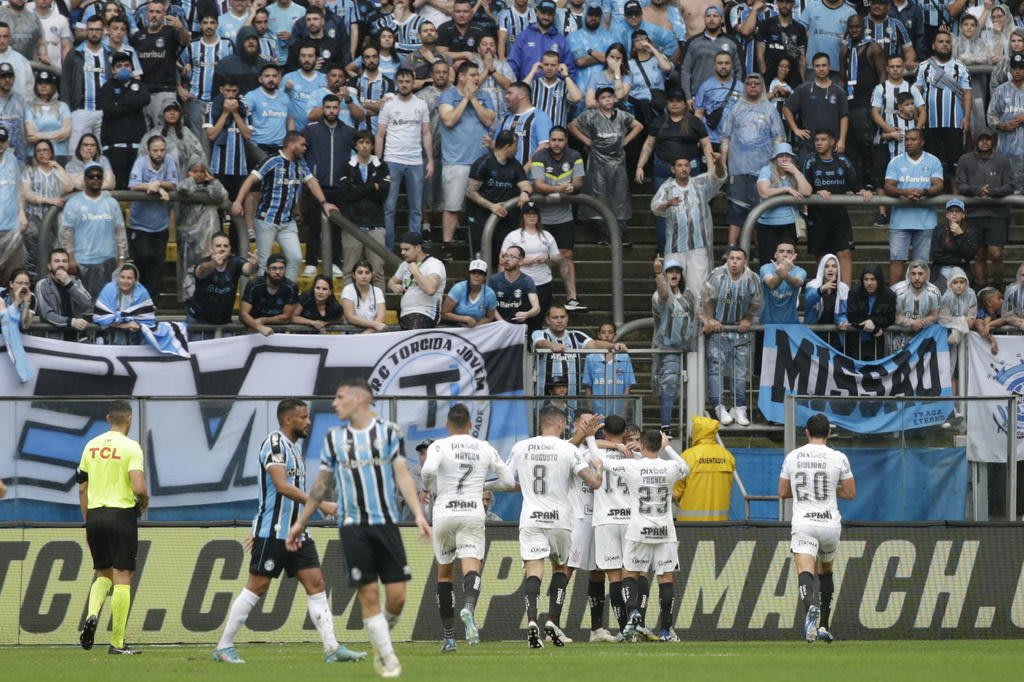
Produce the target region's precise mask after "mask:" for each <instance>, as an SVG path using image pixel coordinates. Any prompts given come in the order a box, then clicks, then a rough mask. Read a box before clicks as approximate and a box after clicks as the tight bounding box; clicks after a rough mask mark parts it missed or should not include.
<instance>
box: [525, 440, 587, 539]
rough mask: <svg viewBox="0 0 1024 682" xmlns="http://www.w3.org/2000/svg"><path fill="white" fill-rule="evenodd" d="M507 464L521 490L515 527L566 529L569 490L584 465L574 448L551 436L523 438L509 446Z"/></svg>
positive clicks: (569, 514) (570, 515)
mask: <svg viewBox="0 0 1024 682" xmlns="http://www.w3.org/2000/svg"><path fill="white" fill-rule="evenodd" d="M508 465H509V467H510V468H511V469H512V473H514V474H515V475H516V478H517V479H518V481H519V487H520V488H521V489H522V491H523V509H522V512H520V514H519V527H520V528H560V529H563V530H570V529H571V528H572V523H573V513H572V507H571V505H570V502H569V496H570V494H572V493H571V492H570V488H571V487H572V486H573V485H574V483H575V479H576V476H577V474H579V472H581V471H583V470H584V469H586V468H587V466H588V464H587V463H586V462H584V461H582V460H581V459H580V458H579V457H578V456H577V454H576V448H575V446H573V444H572V443H569V442H567V441H564V440H562V439H561V438H556V437H555V436H536V437H534V438H527V439H526V440H521V441H519V442H518V443H516V444H515V445H514V446H512V454H511V455H509V459H508Z"/></svg>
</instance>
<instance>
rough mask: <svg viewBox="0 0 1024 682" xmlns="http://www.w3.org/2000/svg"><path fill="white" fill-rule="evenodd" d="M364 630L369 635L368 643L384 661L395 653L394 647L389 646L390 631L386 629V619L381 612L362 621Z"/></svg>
mask: <svg viewBox="0 0 1024 682" xmlns="http://www.w3.org/2000/svg"><path fill="white" fill-rule="evenodd" d="M363 624H364V625H366V631H367V633H369V635H370V644H372V645H373V648H374V650H375V651H376V652H377V655H378V656H380V657H381V659H383V660H384V661H388V660H389V659H390V658H391V657H392V656H394V655H395V648H394V647H393V646H391V632H390V631H389V630H388V620H387V618H385V617H384V614H383V613H378V614H377V615H376V616H371V617H370V618H367V619H366V620H364V621H363Z"/></svg>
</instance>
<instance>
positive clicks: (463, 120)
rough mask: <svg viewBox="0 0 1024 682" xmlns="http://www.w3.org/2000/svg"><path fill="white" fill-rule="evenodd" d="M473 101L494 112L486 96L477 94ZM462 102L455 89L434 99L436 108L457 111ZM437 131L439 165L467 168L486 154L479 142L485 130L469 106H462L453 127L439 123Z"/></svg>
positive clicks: (481, 93)
mask: <svg viewBox="0 0 1024 682" xmlns="http://www.w3.org/2000/svg"><path fill="white" fill-rule="evenodd" d="M476 98H477V100H479V102H480V104H482V105H483V106H484V108H485V109H489V110H491V111H494V101H493V100H492V99H491V96H490V95H489V94H487V93H486V92H483V91H481V90H477V91H476ZM462 100H463V97H462V93H461V92H459V90H458V88H448V89H447V90H445V91H444V92H442V93H441V96H440V97H439V98H438V99H437V106H438V108H440V107H441V105H442V104H447V105H449V106H451V107H458V106H459V103H460V102H462ZM437 127H438V130H439V132H440V135H441V161H442V163H444V164H445V165H446V166H448V165H458V164H461V165H465V166H471V165H473V162H474V161H476V160H477V159H479V158H480V157H481V156H482V155H483V154H484V152H485V151H486V150H485V149H484V147H483V142H482V141H483V138H484V135H486V134H487V130H488V129H487V126H485V125H484V124H483V122H482V121H481V120H480V119H479V118H478V117H477V115H476V111H475V110H474V109H473V107H472V106H471V105H468V104H467V105H466V110H465V111H464V112H463V113H462V116H461V117H460V118H459V120H458V121H456V123H455V125H454V126H451V127H449V126H446V125H445V124H444V122H443V121H442V122H441V123H440V124H439V125H438V126H437Z"/></svg>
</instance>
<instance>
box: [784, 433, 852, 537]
mask: <svg viewBox="0 0 1024 682" xmlns="http://www.w3.org/2000/svg"><path fill="white" fill-rule="evenodd" d="M779 478H782V479H785V480H787V481H789V484H790V488H791V489H792V491H793V525H794V526H799V525H804V524H813V525H817V526H836V527H838V526H840V525H841V523H840V522H841V521H842V518H841V517H840V515H839V505H838V504H837V503H836V488H838V487H839V483H840V482H841V481H845V480H847V479H850V478H853V473H852V472H851V471H850V461H849V460H848V459H847V458H846V455H844V454H843V453H841V452H839V451H838V450H833V449H832V448H830V447H828V446H827V445H817V444H813V443H808V444H807V445H804V446H803V447H799V448H797V449H796V450H793V451H792V452H790V453H789V454H788V455H786V459H785V461H783V463H782V472H781V473H780V474H779Z"/></svg>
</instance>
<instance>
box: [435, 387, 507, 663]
mask: <svg viewBox="0 0 1024 682" xmlns="http://www.w3.org/2000/svg"><path fill="white" fill-rule="evenodd" d="M445 426H446V427H447V429H448V438H442V439H440V440H435V441H434V442H433V443H432V444H431V445H430V447H428V448H427V460H426V462H424V463H423V468H422V470H421V472H420V475H421V476H422V477H423V488H424V490H429V489H430V488H431V486H432V485H433V486H434V490H436V491H437V494H436V496H435V497H434V505H433V509H434V517H433V522H434V558H436V559H437V606H438V610H439V611H440V612H441V624H442V627H443V628H444V642H443V644H442V645H441V652H442V653H449V652H451V651H455V626H454V622H455V592H454V588H453V586H452V583H453V581H454V579H455V559H456V558H458V559H460V560H461V561H460V563H461V564H462V580H463V592H464V594H465V598H466V603H465V606H464V607H463V608H462V610H461V611H460V612H459V617H460V618H461V619H462V622H463V624H464V625H465V626H466V641H467V642H469V643H470V644H479V643H480V633H479V631H478V629H477V627H476V621H475V619H474V611H475V610H476V600H477V598H478V597H479V596H480V567H481V562H482V561H483V559H484V552H485V551H486V548H487V546H486V542H485V540H484V517H485V516H486V513H485V512H484V502H483V496H484V484H485V482H486V481H487V478H488V475H489V474H491V473H494V474H496V475H497V476H498V482H497V485H498V487H502V488H509V487H511V486H512V485H514V483H515V479H514V478H513V476H512V470H511V469H509V468H508V465H506V464H505V462H503V461H502V460H501V457H500V456H499V455H498V451H497V450H495V449H494V448H492V447H491V446H490V445H489V444H488V443H486V442H485V441H482V440H478V439H476V438H474V437H473V436H471V435H469V432H470V429H471V428H472V426H473V422H472V418H471V417H470V414H469V410H468V409H467V408H466V406H465V405H463V404H462V403H456V404H454V405H452V407H451V409H449V410H448V421H447V423H446V425H445Z"/></svg>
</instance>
